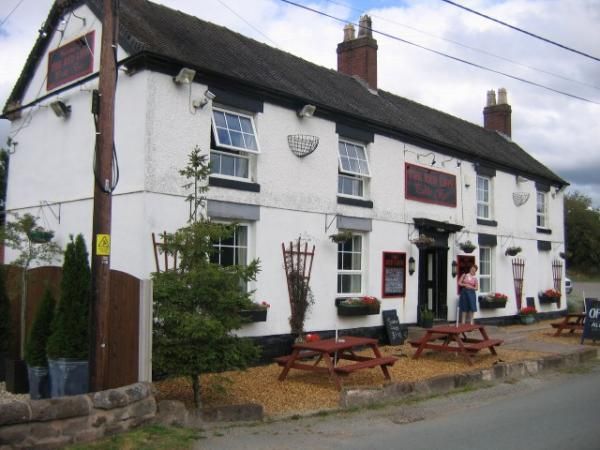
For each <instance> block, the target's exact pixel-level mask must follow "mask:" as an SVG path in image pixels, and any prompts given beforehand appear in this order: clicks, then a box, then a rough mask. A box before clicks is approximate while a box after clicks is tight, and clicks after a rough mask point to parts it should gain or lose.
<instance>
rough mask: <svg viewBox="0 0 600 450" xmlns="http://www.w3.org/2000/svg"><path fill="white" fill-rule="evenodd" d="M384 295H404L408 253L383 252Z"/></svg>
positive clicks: (382, 283)
mask: <svg viewBox="0 0 600 450" xmlns="http://www.w3.org/2000/svg"><path fill="white" fill-rule="evenodd" d="M381 276H382V281H381V296H382V297H403V296H404V294H405V292H406V289H405V281H406V253H396V252H383V271H382V275H381Z"/></svg>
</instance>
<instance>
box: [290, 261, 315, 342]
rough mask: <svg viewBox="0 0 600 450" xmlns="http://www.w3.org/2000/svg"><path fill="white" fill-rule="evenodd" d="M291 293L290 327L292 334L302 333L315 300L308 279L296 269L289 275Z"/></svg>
mask: <svg viewBox="0 0 600 450" xmlns="http://www.w3.org/2000/svg"><path fill="white" fill-rule="evenodd" d="M287 278H288V286H289V294H290V307H291V310H292V314H291V315H290V328H291V331H292V334H296V335H298V336H299V335H301V334H302V333H303V332H304V320H305V319H306V313H307V312H308V309H309V308H310V306H311V305H312V304H314V302H315V300H314V297H313V294H312V291H311V289H310V286H309V285H308V279H307V278H306V277H305V276H304V275H303V273H302V272H300V271H297V270H294V271H291V272H290V273H289V274H288V276H287Z"/></svg>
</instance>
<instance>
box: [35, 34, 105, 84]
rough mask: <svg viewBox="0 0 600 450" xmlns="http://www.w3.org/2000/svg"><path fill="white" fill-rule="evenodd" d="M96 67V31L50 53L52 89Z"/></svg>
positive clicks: (48, 82) (49, 75)
mask: <svg viewBox="0 0 600 450" xmlns="http://www.w3.org/2000/svg"><path fill="white" fill-rule="evenodd" d="M93 69H94V32H93V31H91V32H89V33H88V34H86V35H85V36H81V37H80V38H77V39H75V40H74V41H71V42H69V43H68V44H65V45H63V46H61V47H58V48H57V49H56V50H52V51H51V52H50V53H49V54H48V80H47V83H46V89H47V90H48V91H51V90H52V89H55V88H57V87H59V86H62V85H63V84H65V83H68V82H69V81H73V80H75V79H77V78H80V77H82V76H84V75H87V74H89V73H92V70H93Z"/></svg>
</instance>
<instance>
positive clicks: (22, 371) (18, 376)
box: [5, 359, 29, 394]
mask: <svg viewBox="0 0 600 450" xmlns="http://www.w3.org/2000/svg"><path fill="white" fill-rule="evenodd" d="M5 361H6V390H7V391H8V392H11V393H13V394H27V393H28V392H29V383H28V379H27V364H25V361H23V360H22V359H6V360H5Z"/></svg>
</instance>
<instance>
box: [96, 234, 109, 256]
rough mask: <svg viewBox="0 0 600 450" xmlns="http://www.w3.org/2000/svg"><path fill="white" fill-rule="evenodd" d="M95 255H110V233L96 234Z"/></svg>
mask: <svg viewBox="0 0 600 450" xmlns="http://www.w3.org/2000/svg"><path fill="white" fill-rule="evenodd" d="M96 255H97V256H109V255H110V234H98V235H96Z"/></svg>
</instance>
